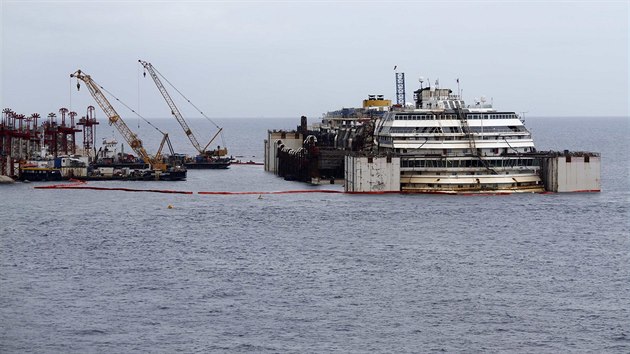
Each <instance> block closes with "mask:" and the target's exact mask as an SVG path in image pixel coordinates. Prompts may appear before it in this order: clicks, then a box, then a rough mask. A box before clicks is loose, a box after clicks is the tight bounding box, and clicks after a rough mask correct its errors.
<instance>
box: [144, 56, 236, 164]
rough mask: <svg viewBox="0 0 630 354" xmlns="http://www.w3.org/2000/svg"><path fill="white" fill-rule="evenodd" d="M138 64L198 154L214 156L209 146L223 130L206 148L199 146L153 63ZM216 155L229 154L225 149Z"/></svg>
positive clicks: (215, 135)
mask: <svg viewBox="0 0 630 354" xmlns="http://www.w3.org/2000/svg"><path fill="white" fill-rule="evenodd" d="M138 62H139V63H140V64H142V66H143V67H144V68H145V69H146V70H147V71H148V72H149V74H150V75H151V78H153V81H154V82H155V85H156V86H157V88H158V90H159V91H160V93H161V94H162V96H163V97H164V100H165V101H166V103H167V104H168V106H169V108H170V109H171V114H172V115H173V117H175V119H177V121H178V122H179V125H181V126H182V129H184V133H186V136H187V137H188V139H189V140H190V142H191V143H192V145H193V147H194V148H195V149H196V150H197V152H199V154H200V155H203V156H211V155H212V154H213V152H212V151H208V150H207V149H208V146H210V144H212V142H213V141H214V139H216V138H217V136H218V135H219V134H220V133H221V131H222V130H223V128H219V130H218V131H217V132H216V134H214V136H213V137H212V139H210V141H209V142H208V143H207V144H206V146H204V147H202V146H201V144H199V141H198V140H197V138H196V137H195V134H193V132H192V130H191V129H190V127H189V126H188V124H187V123H186V121H185V120H184V117H183V116H182V114H181V113H180V112H179V109H177V106H176V105H175V102H174V101H173V99H172V98H171V96H170V95H169V94H168V91H166V88H165V87H164V85H163V84H162V81H161V80H160V78H159V77H158V75H157V73H156V70H155V69H154V68H153V65H151V63H149V62H146V61H144V60H138ZM167 81H168V80H167ZM216 153H217V155H225V154H227V151H226V150H225V149H224V150H223V151H217V152H216Z"/></svg>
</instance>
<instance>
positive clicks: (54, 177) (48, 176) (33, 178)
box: [18, 168, 63, 182]
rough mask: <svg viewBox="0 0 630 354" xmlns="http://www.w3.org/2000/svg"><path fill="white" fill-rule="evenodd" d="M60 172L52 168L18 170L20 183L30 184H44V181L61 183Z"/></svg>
mask: <svg viewBox="0 0 630 354" xmlns="http://www.w3.org/2000/svg"><path fill="white" fill-rule="evenodd" d="M62 179H63V178H62V176H61V170H58V169H52V168H36V169H22V170H20V177H19V178H18V180H20V181H30V182H46V181H61V180H62Z"/></svg>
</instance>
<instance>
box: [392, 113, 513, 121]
mask: <svg viewBox="0 0 630 354" xmlns="http://www.w3.org/2000/svg"><path fill="white" fill-rule="evenodd" d="M516 118H518V116H517V115H516V114H514V113H491V114H488V113H468V114H466V119H516ZM436 119H437V120H444V119H460V118H459V116H458V115H457V114H396V115H395V116H394V120H436Z"/></svg>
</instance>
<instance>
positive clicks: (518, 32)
mask: <svg viewBox="0 0 630 354" xmlns="http://www.w3.org/2000/svg"><path fill="white" fill-rule="evenodd" d="M0 1H1V7H0V11H1V22H2V28H1V31H2V32H1V39H2V44H1V45H2V46H1V76H2V86H1V92H0V97H1V102H0V103H1V105H2V108H11V109H12V110H13V111H15V112H17V113H23V114H26V115H28V114H31V113H35V112H37V113H40V115H42V116H45V115H47V114H48V112H58V110H59V108H61V107H66V108H68V109H70V110H74V111H77V112H78V113H79V115H84V114H85V113H84V112H85V111H86V108H87V106H89V105H94V106H97V105H96V103H95V101H94V100H93V98H92V97H91V96H90V94H89V92H88V91H87V89H86V88H85V86H84V85H83V88H82V89H81V90H80V91H77V89H76V83H77V82H76V80H74V79H71V78H70V74H71V73H73V72H75V71H76V70H77V69H81V70H82V71H84V72H85V73H87V74H89V75H91V76H92V78H93V79H94V80H95V81H96V82H97V83H98V84H99V85H101V86H103V87H104V88H105V89H107V90H108V91H109V92H111V93H112V94H114V95H115V97H116V98H118V99H119V100H120V101H122V102H124V103H125V104H126V105H127V106H129V107H131V108H133V109H134V110H136V111H137V112H139V113H140V114H141V115H142V116H143V117H145V118H148V119H152V118H166V117H169V116H170V110H169V109H168V107H167V105H166V103H165V101H164V100H163V98H162V97H161V96H160V94H159V91H158V90H157V88H156V86H155V84H154V83H153V81H152V80H151V79H150V77H149V75H147V77H146V78H145V77H143V76H142V72H143V70H142V69H141V67H140V64H139V63H138V60H139V59H142V60H145V61H148V62H150V63H152V65H153V66H154V67H155V68H156V69H157V70H159V72H160V73H162V74H163V75H164V77H166V78H167V79H168V80H169V81H170V82H171V83H172V84H173V85H174V86H175V87H176V88H177V89H178V90H179V91H181V92H182V93H183V94H184V95H185V96H186V97H187V98H188V99H189V100H190V101H191V102H192V103H194V104H195V105H196V106H197V107H199V108H200V109H201V110H202V111H203V112H204V113H205V114H206V115H207V116H209V117H211V118H213V117H214V118H238V117H296V118H297V117H300V116H301V115H306V116H307V117H309V118H319V117H321V115H322V114H323V113H325V112H327V111H331V110H336V109H340V108H342V107H359V106H360V105H361V102H362V100H363V99H365V98H367V95H369V94H383V95H385V97H386V98H389V99H391V100H392V101H395V100H396V96H395V94H396V92H395V91H396V85H395V71H394V66H396V67H397V71H398V72H404V73H405V77H406V85H405V87H406V93H407V94H406V101H412V92H413V90H415V89H417V88H418V87H419V83H418V79H419V78H420V77H423V78H425V79H427V80H431V82H432V83H433V82H435V80H439V83H440V86H441V87H450V88H452V89H453V91H456V90H457V83H456V79H458V78H459V80H460V88H461V89H462V90H463V98H464V99H465V100H466V101H467V102H468V103H472V102H473V100H474V99H475V98H479V97H482V96H484V97H486V99H487V100H488V101H491V102H492V103H493V104H494V106H495V108H497V109H499V110H505V111H513V112H526V115H527V116H534V117H556V116H562V117H564V116H566V117H572V116H589V117H599V116H628V112H629V106H628V96H629V94H628V93H629V88H628V67H629V62H628V41H629V39H628V32H629V29H628V22H629V2H628V1H369V0H364V1H344V0H337V1H70V0H67V1H28V0H19V1H15V0H0ZM167 89H168V90H169V92H171V95H172V96H173V98H174V99H175V100H176V102H177V104H178V107H179V108H180V110H181V111H182V113H183V114H184V116H185V117H190V118H193V117H199V116H200V114H199V113H198V112H197V111H196V110H195V109H194V108H193V107H191V106H190V105H189V104H188V103H187V102H185V100H183V99H181V98H180V97H179V96H178V95H177V94H176V93H175V90H174V89H172V88H171V87H170V86H167ZM108 98H109V99H110V101H111V102H112V103H113V104H114V107H115V108H116V110H117V111H118V113H119V114H120V115H121V116H122V117H123V118H124V117H127V116H132V117H135V115H134V114H133V113H131V112H130V111H129V109H127V108H125V107H124V106H122V105H120V104H118V102H117V101H116V100H115V99H113V98H112V97H111V96H108ZM103 115H104V114H103V113H102V111H100V109H98V108H97V116H101V117H102V116H103Z"/></svg>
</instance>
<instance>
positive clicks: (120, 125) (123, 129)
mask: <svg viewBox="0 0 630 354" xmlns="http://www.w3.org/2000/svg"><path fill="white" fill-rule="evenodd" d="M70 77H76V78H77V79H79V80H81V81H83V82H84V83H85V85H86V86H87V87H88V90H89V91H90V94H91V95H92V97H94V100H95V101H96V103H98V105H99V106H100V107H101V109H102V110H103V112H105V115H106V116H107V118H108V120H109V124H110V125H113V126H114V127H116V129H117V130H118V132H119V133H120V135H122V136H123V138H124V139H125V141H126V142H127V144H129V146H130V147H131V148H132V149H133V151H135V153H136V154H138V156H139V157H140V158H142V160H143V161H144V162H145V163H147V164H149V165H150V166H151V168H152V169H154V170H163V171H164V170H165V169H166V165H165V164H164V163H163V162H162V161H161V158H160V156H157V157H155V158H154V157H151V156H149V154H148V153H147V151H146V150H145V148H144V147H143V146H142V140H140V138H138V136H137V135H136V134H135V133H134V132H133V131H131V129H129V127H128V126H127V124H125V122H124V121H123V120H122V118H121V117H120V115H119V114H118V113H117V112H116V110H115V109H114V107H113V106H112V105H111V103H109V101H108V100H107V98H106V97H105V95H104V94H103V92H102V91H101V90H100V89H99V86H98V85H97V84H96V82H94V80H92V78H91V77H90V75H86V74H85V73H84V72H82V71H81V70H77V71H76V72H75V73H73V74H70ZM79 87H80V85H79V84H78V83H77V88H79Z"/></svg>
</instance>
